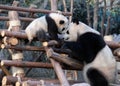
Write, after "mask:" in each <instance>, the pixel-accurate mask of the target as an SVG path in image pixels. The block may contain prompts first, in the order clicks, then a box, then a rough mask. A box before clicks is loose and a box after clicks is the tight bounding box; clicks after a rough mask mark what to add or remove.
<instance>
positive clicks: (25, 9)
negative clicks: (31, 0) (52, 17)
mask: <svg viewBox="0 0 120 86" xmlns="http://www.w3.org/2000/svg"><path fill="white" fill-rule="evenodd" d="M0 9H5V10H14V11H23V12H35V13H51V12H54V13H57V11H50V10H43V9H30V8H23V7H14V6H5V5H0ZM62 14H64V15H66V16H70V15H71V13H70V12H62Z"/></svg>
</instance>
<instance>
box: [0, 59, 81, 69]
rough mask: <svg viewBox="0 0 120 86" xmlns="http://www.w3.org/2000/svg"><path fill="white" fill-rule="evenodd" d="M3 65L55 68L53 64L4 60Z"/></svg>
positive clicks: (64, 67)
mask: <svg viewBox="0 0 120 86" xmlns="http://www.w3.org/2000/svg"><path fill="white" fill-rule="evenodd" d="M1 64H2V65H4V66H15V67H29V68H48V69H51V68H53V66H52V64H51V63H43V62H27V61H12V60H2V61H1ZM62 68H63V69H67V70H81V69H82V68H80V67H78V68H74V67H66V66H64V65H63V66H62Z"/></svg>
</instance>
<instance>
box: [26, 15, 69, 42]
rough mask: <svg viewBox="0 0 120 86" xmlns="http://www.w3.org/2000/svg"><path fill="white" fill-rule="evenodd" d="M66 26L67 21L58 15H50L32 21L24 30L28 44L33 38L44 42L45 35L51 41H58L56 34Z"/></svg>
mask: <svg viewBox="0 0 120 86" xmlns="http://www.w3.org/2000/svg"><path fill="white" fill-rule="evenodd" d="M67 26H68V19H67V18H66V17H65V16H63V15H62V14H59V13H50V14H48V15H45V16H42V17H40V18H37V19H35V20H33V21H32V22H31V23H30V24H29V25H28V26H27V28H26V29H25V32H26V34H27V36H28V40H29V43H30V42H31V41H32V40H33V38H34V37H37V38H38V39H39V40H45V39H46V35H47V33H48V34H49V36H50V38H51V39H53V40H59V39H58V33H61V32H63V30H64V29H65V28H66V27H67Z"/></svg>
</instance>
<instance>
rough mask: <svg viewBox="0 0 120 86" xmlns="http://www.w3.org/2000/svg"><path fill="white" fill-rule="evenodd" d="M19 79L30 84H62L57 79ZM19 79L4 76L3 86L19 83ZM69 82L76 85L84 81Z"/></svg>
mask: <svg viewBox="0 0 120 86" xmlns="http://www.w3.org/2000/svg"><path fill="white" fill-rule="evenodd" d="M19 79H20V80H21V82H23V81H28V82H29V81H31V82H33V83H34V82H39V81H40V80H41V81H44V82H45V83H47V84H48V83H49V84H52V83H53V84H60V82H59V80H57V79H34V78H27V77H21V78H19ZM19 79H18V77H13V76H4V77H3V79H2V86H6V85H11V84H12V85H13V84H15V83H19ZM69 82H70V84H74V83H80V82H82V81H74V80H69ZM20 84H21V83H20ZM32 86H33V85H32ZM45 86H46V85H45ZM52 86H53V85H52Z"/></svg>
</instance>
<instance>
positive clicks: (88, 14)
mask: <svg viewBox="0 0 120 86" xmlns="http://www.w3.org/2000/svg"><path fill="white" fill-rule="evenodd" d="M89 2H90V0H89V1H87V21H88V25H89V26H90V27H92V24H91V20H90V6H89Z"/></svg>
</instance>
